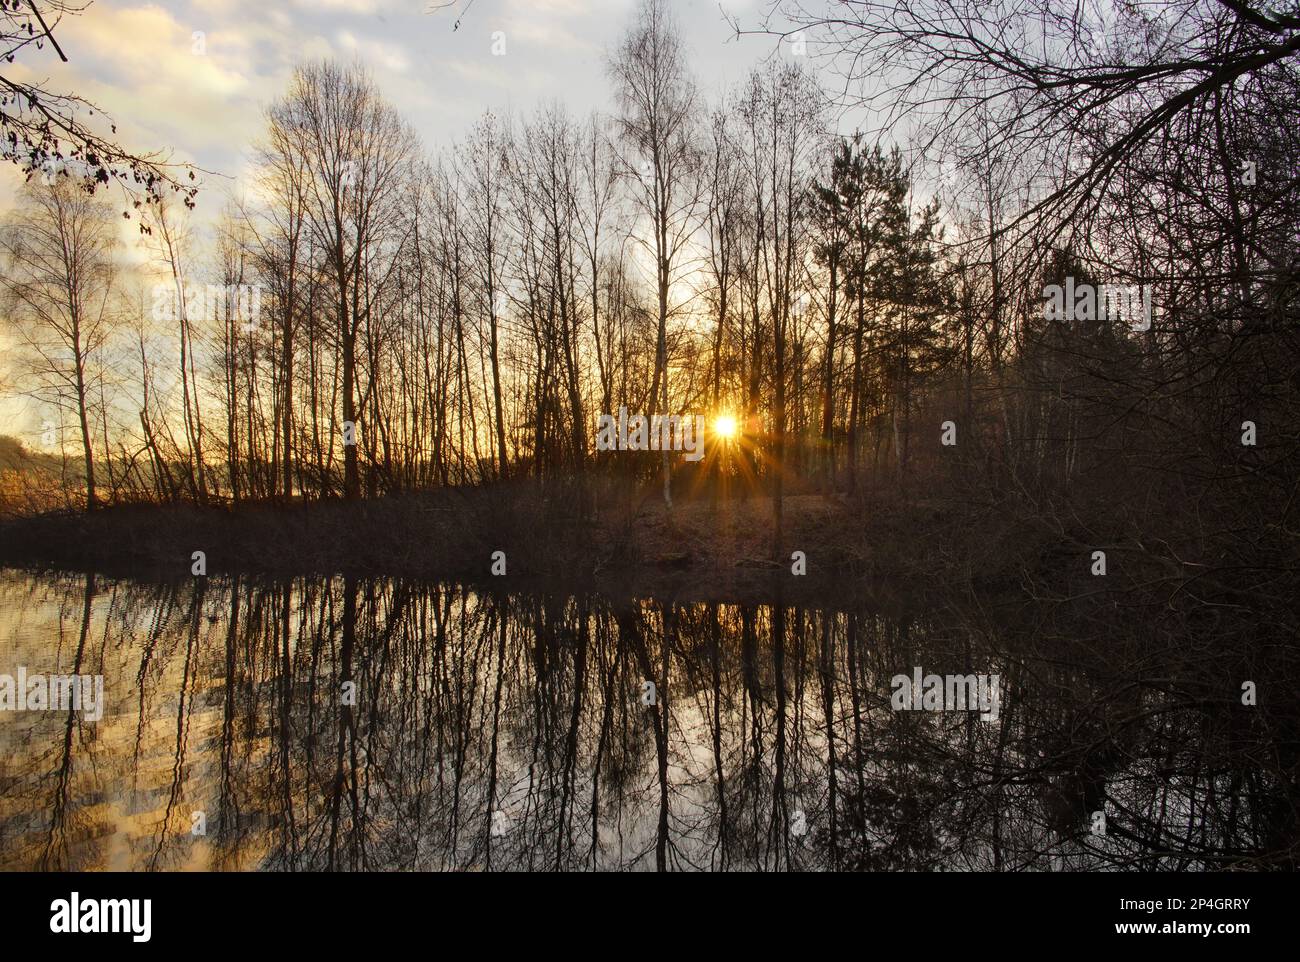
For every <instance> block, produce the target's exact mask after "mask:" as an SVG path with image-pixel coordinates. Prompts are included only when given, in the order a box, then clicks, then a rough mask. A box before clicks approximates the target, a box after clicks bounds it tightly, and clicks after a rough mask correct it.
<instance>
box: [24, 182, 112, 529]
mask: <svg viewBox="0 0 1300 962" xmlns="http://www.w3.org/2000/svg"><path fill="white" fill-rule="evenodd" d="M113 246H114V228H113V215H112V212H111V211H110V209H109V208H108V206H107V205H106V204H105V203H104V202H103V201H102V200H98V199H96V198H94V197H93V196H91V195H90V194H88V193H86V192H84V191H79V190H76V189H75V188H74V187H73V186H72V185H71V184H68V183H67V182H58V181H56V182H55V183H53V184H51V185H50V186H48V187H46V186H43V185H41V184H31V185H28V187H27V188H26V189H25V190H24V191H23V192H22V194H21V195H20V204H19V207H18V208H17V210H15V211H14V213H13V214H12V215H11V217H10V218H9V221H8V222H7V223H6V224H5V226H4V229H3V231H0V252H2V253H3V255H4V260H5V275H4V279H3V281H2V282H0V283H3V289H4V293H5V295H6V306H7V309H8V312H9V314H10V316H11V317H12V319H13V321H14V322H15V327H16V329H17V331H18V334H19V336H20V341H21V343H22V345H23V347H24V348H25V350H26V353H27V358H26V360H27V361H28V362H30V368H29V374H30V377H31V380H32V388H31V391H32V394H33V395H34V396H35V397H37V398H39V399H41V400H43V401H45V402H47V403H49V404H52V405H54V406H55V407H57V408H59V409H61V410H65V411H70V412H71V413H72V414H73V416H74V417H75V418H76V419H77V424H78V429H79V433H80V440H81V452H82V458H83V460H84V466H85V483H86V507H87V508H88V509H93V508H95V507H96V506H97V505H98V503H99V498H98V495H97V493H96V487H95V449H94V444H93V443H92V440H91V423H92V421H93V420H94V410H93V405H94V404H95V400H96V397H97V394H98V392H97V390H96V385H95V384H93V383H92V377H93V372H94V371H95V369H96V367H97V361H98V360H99V358H100V355H101V352H102V351H103V350H104V348H105V345H106V344H107V342H108V339H109V335H110V332H111V327H112V320H113V311H112V303H111V297H112V294H113V281H114V276H115V268H114V264H113V258H112V250H113Z"/></svg>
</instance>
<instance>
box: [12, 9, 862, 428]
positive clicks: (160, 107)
mask: <svg viewBox="0 0 1300 962" xmlns="http://www.w3.org/2000/svg"><path fill="white" fill-rule="evenodd" d="M37 2H38V5H39V3H40V0H37ZM71 2H73V3H76V2H78V0H71ZM445 2H446V0H168V2H164V3H147V2H146V3H142V2H139V0H94V2H92V3H91V4H90V5H89V6H88V7H87V8H86V9H85V10H84V11H83V12H82V13H80V14H79V15H76V16H68V17H64V18H63V20H62V21H61V22H58V23H57V24H56V23H53V22H51V24H50V25H51V27H52V29H53V33H54V36H55V37H56V38H57V39H58V41H59V45H60V46H61V47H62V49H63V51H64V53H65V54H66V55H67V57H68V62H67V63H62V62H60V60H59V58H58V56H57V54H56V53H55V51H54V49H53V48H52V47H51V46H50V45H49V44H46V45H45V47H44V49H43V50H40V51H36V50H33V49H32V48H28V49H27V50H25V51H24V52H23V54H22V56H21V57H20V59H19V60H18V62H17V63H15V64H12V65H9V64H6V65H4V67H3V73H4V75H5V76H6V77H9V78H10V79H12V80H15V81H26V82H41V83H42V85H43V86H45V87H46V88H47V89H50V90H52V91H57V92H73V93H76V94H79V95H80V96H82V97H85V98H86V99H88V100H90V101H91V102H92V103H94V104H95V105H96V106H97V107H98V108H100V110H101V111H102V112H103V113H104V114H107V116H108V117H109V118H111V119H112V122H113V123H115V124H116V126H117V134H116V135H115V137H116V140H117V142H118V143H119V144H120V145H121V146H122V147H123V148H124V149H125V150H127V151H129V152H132V153H137V154H146V153H150V152H153V151H161V152H163V153H164V154H165V155H169V156H170V158H171V159H172V160H173V161H175V162H178V163H180V162H185V163H192V164H195V165H196V166H197V167H199V168H201V169H202V170H203V171H206V172H208V173H206V174H204V175H203V177H202V182H203V189H202V190H201V191H200V193H199V195H198V197H197V198H196V203H197V205H198V207H197V210H196V212H195V215H194V218H193V220H194V222H195V226H196V227H197V228H198V232H199V233H198V236H197V237H196V240H198V241H199V242H200V245H201V246H202V245H203V241H204V240H205V238H206V237H207V236H210V230H211V226H212V225H213V224H214V223H215V221H216V220H217V218H218V216H219V215H220V213H221V211H222V208H223V207H224V206H225V205H226V203H227V200H228V198H230V197H232V196H238V195H239V194H240V191H241V187H242V185H243V184H244V183H246V181H247V178H246V176H245V175H246V173H247V171H248V169H249V166H250V163H251V158H252V156H253V145H254V143H255V142H256V140H257V138H258V137H259V136H261V134H262V132H263V130H264V129H265V119H264V114H265V110H266V107H267V106H268V105H269V104H270V103H272V102H273V101H274V100H276V99H277V98H279V97H280V96H281V95H282V94H283V92H284V91H285V89H286V88H287V85H288V81H289V77H290V75H291V73H292V71H293V68H294V66H295V65H296V64H299V63H301V62H303V61H306V60H312V59H320V58H325V57H334V58H339V59H343V60H349V61H350V60H353V59H356V60H359V61H360V62H361V63H363V64H364V65H365V66H367V67H368V68H369V69H370V71H371V72H372V74H373V76H374V78H375V80H376V82H377V84H378V87H379V89H380V91H381V92H382V93H383V95H384V96H385V97H386V98H387V99H388V100H389V102H390V103H392V104H393V105H394V106H395V107H396V108H397V110H398V111H399V112H400V113H401V114H402V115H403V116H404V117H405V118H406V120H407V121H409V122H410V123H411V125H412V126H413V127H414V129H415V130H416V131H417V133H418V134H419V135H420V137H421V139H422V141H423V143H424V146H425V148H426V149H427V150H428V151H429V152H430V153H433V152H436V151H438V150H439V149H441V148H444V147H447V146H449V145H451V144H452V143H454V142H455V141H457V140H458V139H460V138H462V137H463V136H464V135H465V134H466V133H467V132H468V131H469V129H470V127H471V126H472V124H473V122H474V121H475V120H476V119H477V118H478V117H479V116H480V115H481V114H482V113H483V112H484V111H485V110H492V111H493V112H495V113H497V114H498V115H502V116H506V115H512V116H516V117H517V116H519V115H521V114H528V113H531V112H532V111H533V110H534V109H535V108H536V107H538V106H540V105H544V104H549V103H550V102H552V101H559V102H561V103H562V104H563V105H565V106H566V107H567V109H568V110H569V112H570V114H571V115H572V116H574V117H576V118H580V117H585V116H587V115H588V114H589V113H590V112H591V111H593V110H600V111H606V112H609V111H612V110H614V108H615V104H614V100H613V95H612V91H611V86H610V83H609V81H608V80H607V78H606V75H605V60H606V57H607V54H608V53H609V52H610V51H612V50H613V49H614V48H615V47H616V46H617V44H618V42H619V40H620V39H621V38H622V36H623V35H624V33H625V32H626V30H627V28H628V26H629V24H630V23H631V21H632V17H633V14H634V10H635V7H636V0H453V2H452V3H451V4H450V5H449V6H446V7H443V8H441V9H438V7H439V5H440V4H442V3H445ZM771 2H772V0H670V7H671V9H672V12H673V14H674V15H675V17H676V18H677V20H678V23H679V24H680V26H681V28H682V34H683V37H684V39H685V41H686V45H687V48H688V50H689V51H690V65H691V68H692V70H693V72H694V75H695V80H696V83H697V85H698V87H699V89H700V92H701V93H702V94H703V96H704V97H705V99H706V100H707V101H709V102H716V100H717V99H718V97H719V95H721V94H722V93H724V92H725V91H727V90H728V89H730V88H731V87H733V86H734V85H736V84H739V83H740V82H741V81H742V80H743V79H744V77H745V75H746V74H747V73H748V72H749V71H750V70H751V69H752V68H753V67H754V66H755V65H757V64H758V63H759V62H761V61H762V60H763V59H764V58H767V57H773V56H777V57H791V56H794V55H795V47H794V45H793V44H791V43H790V42H789V41H785V42H782V41H781V40H780V39H779V38H777V37H775V36H772V35H762V36H758V35H751V36H740V37H738V36H737V35H736V32H735V29H734V27H733V26H732V25H731V24H730V23H729V22H728V19H727V16H728V15H729V16H731V17H733V18H735V19H736V20H737V21H738V22H739V23H740V24H741V25H742V26H743V27H745V28H747V29H749V28H757V27H758V26H759V25H760V23H761V20H762V19H763V16H764V14H765V13H766V12H767V11H768V9H769V7H770V5H771ZM724 14H725V15H724ZM458 22H459V26H457V23H458ZM502 40H504V53H494V48H495V50H497V51H501V50H502V47H503V44H502ZM810 46H811V45H810ZM808 65H809V66H810V67H811V68H812V69H814V70H816V69H817V63H816V59H815V57H811V56H810V57H808ZM90 119H91V120H92V121H94V120H99V119H100V118H99V117H96V118H90ZM843 126H844V124H843V123H841V127H842V128H843ZM100 130H101V131H102V133H104V134H105V135H107V134H108V133H109V131H108V129H107V121H106V120H105V121H104V122H103V126H102V127H101V128H100ZM22 181H23V175H22V173H21V171H20V170H19V168H18V167H16V166H15V165H13V164H8V163H5V164H0V216H2V215H3V211H5V210H6V209H8V208H9V207H10V206H12V202H13V198H14V193H15V191H16V190H17V188H18V187H19V186H21V184H22ZM120 196H121V195H120V194H117V195H116V196H115V198H114V199H120ZM121 228H122V239H123V241H124V244H123V246H122V251H121V256H120V257H119V261H125V262H130V263H134V264H136V265H140V264H142V263H144V262H145V261H148V260H150V257H151V255H150V254H149V253H148V252H147V251H146V249H145V248H144V247H143V246H142V245H141V244H140V243H139V240H140V238H139V234H138V231H137V229H136V225H135V222H134V221H129V222H127V221H124V222H123V223H122V225H121ZM10 338H12V335H11V334H9V333H8V332H4V331H3V330H0V357H3V356H4V355H6V354H8V353H10V350H11V349H12V344H11V342H10ZM3 367H4V365H3V364H2V363H0V375H3V373H4V372H3V370H2V369H3ZM5 393H6V396H3V397H0V421H3V422H4V423H6V424H8V428H0V433H5V434H16V435H19V436H21V437H23V438H24V440H25V441H26V442H27V443H29V444H32V445H33V446H35V447H44V446H45V445H43V444H41V443H40V442H39V440H38V436H39V428H40V424H41V423H42V422H43V415H42V414H41V411H40V410H39V409H38V407H37V406H36V405H34V404H33V402H32V401H31V400H30V399H28V398H25V397H24V396H22V395H18V394H13V393H9V392H5ZM34 432H35V433H34Z"/></svg>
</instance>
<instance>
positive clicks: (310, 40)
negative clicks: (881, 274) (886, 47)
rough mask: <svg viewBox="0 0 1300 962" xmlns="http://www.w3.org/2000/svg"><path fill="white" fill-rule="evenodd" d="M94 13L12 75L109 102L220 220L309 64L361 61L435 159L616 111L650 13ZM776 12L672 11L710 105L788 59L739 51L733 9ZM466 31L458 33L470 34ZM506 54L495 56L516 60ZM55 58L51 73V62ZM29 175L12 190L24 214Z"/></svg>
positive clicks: (236, 9) (314, 1) (111, 1)
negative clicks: (189, 171)
mask: <svg viewBox="0 0 1300 962" xmlns="http://www.w3.org/2000/svg"><path fill="white" fill-rule="evenodd" d="M444 2H447V0H188V2H165V3H139V2H132V0H95V2H93V3H92V4H91V5H90V6H89V7H88V8H87V9H86V10H85V12H83V13H82V14H81V15H79V16H75V17H68V18H65V19H64V21H63V22H62V23H61V24H59V25H58V26H57V27H55V28H54V34H55V36H56V37H57V38H58V40H59V43H60V46H61V47H62V48H63V50H64V52H65V53H66V54H67V56H68V59H69V63H66V64H64V63H60V62H59V60H58V57H57V55H56V54H55V52H54V51H53V49H52V48H51V47H50V46H49V45H46V47H45V49H44V50H42V51H39V52H33V54H30V55H25V59H24V60H21V61H20V62H19V63H18V64H15V65H14V66H13V67H7V68H6V73H7V74H8V75H10V76H12V77H13V78H14V79H23V80H34V79H36V80H47V81H48V84H49V86H50V88H51V89H54V90H60V91H63V90H71V91H75V92H77V93H79V94H81V95H82V96H85V97H87V98H88V99H90V100H91V101H93V102H95V103H96V104H98V105H99V106H100V107H101V108H103V110H104V111H105V112H107V114H108V115H109V116H111V117H112V119H113V121H114V122H115V123H116V124H117V128H118V137H119V140H120V142H121V143H122V145H123V146H124V147H126V148H127V149H129V150H132V151H138V152H147V151H150V150H156V149H164V150H170V151H172V152H173V156H174V159H176V160H178V161H189V162H193V163H195V164H197V165H198V166H199V167H201V168H203V169H204V170H207V171H211V172H213V175H211V176H208V177H206V178H205V184H206V185H208V186H211V187H214V188H216V189H215V190H212V191H209V192H208V194H209V196H208V197H204V196H203V194H200V198H199V204H200V208H201V211H200V213H201V214H203V213H206V212H208V211H204V210H203V209H204V208H207V209H209V210H210V211H213V212H215V210H219V209H220V207H221V205H222V202H223V199H224V197H223V196H219V195H222V193H223V191H224V190H229V189H231V188H232V187H234V186H235V184H236V183H237V182H238V180H239V179H240V176H241V174H242V173H243V172H244V171H245V170H246V169H247V166H248V163H249V157H250V156H251V150H250V145H251V144H252V143H253V141H254V140H255V139H256V138H257V137H258V136H259V134H260V133H261V131H262V129H263V128H264V120H263V113H264V110H265V108H266V106H267V105H268V104H269V103H271V102H272V101H273V100H275V99H276V98H277V97H279V96H280V95H281V93H282V92H283V91H284V90H285V88H286V86H287V82H288V78H289V76H290V73H291V72H292V70H293V67H294V65H295V64H297V63H299V62H302V61H304V60H309V59H316V58H321V57H336V58H340V59H345V60H352V59H359V60H360V61H361V62H362V63H364V64H365V65H366V66H368V67H369V68H370V70H371V71H372V73H373V75H374V77H375V79H376V81H377V83H378V85H379V88H380V90H381V91H382V92H383V94H384V95H385V96H386V97H387V98H388V100H389V101H390V102H391V103H392V104H393V105H394V106H395V107H396V108H397V109H398V110H399V111H400V112H401V113H402V115H403V116H404V117H405V118H406V119H407V120H408V121H410V122H411V123H412V125H413V126H414V127H415V129H416V130H417V131H418V132H419V133H420V135H421V137H422V138H423V140H424V143H425V146H426V147H427V148H428V149H429V150H431V151H433V150H436V149H438V148H439V147H441V146H444V145H446V144H448V143H450V142H452V141H454V140H456V139H458V138H460V137H461V136H462V135H463V134H464V133H465V132H467V131H468V129H469V127H470V126H471V124H472V123H473V121H474V120H475V119H476V118H477V117H478V116H479V115H480V114H481V113H482V112H483V111H484V110H487V109H491V110H493V111H494V112H496V113H498V114H516V115H517V114H519V113H528V112H531V111H532V110H533V108H534V107H536V106H537V105H539V104H542V103H546V102H549V101H551V100H559V101H561V102H562V103H564V104H565V105H566V106H567V107H568V108H569V111H570V113H571V114H573V115H574V116H577V117H581V116H585V115H586V114H588V113H589V112H590V111H592V110H606V111H608V110H612V109H613V106H614V104H613V99H612V96H611V91H610V85H609V83H608V81H607V80H606V78H605V73H604V60H605V56H606V54H607V53H608V52H609V51H610V50H611V49H613V48H614V47H615V45H616V44H617V43H618V40H619V39H620V37H621V36H622V34H623V33H624V31H625V30H626V28H627V25H628V24H629V23H630V21H631V17H632V13H633V10H634V7H635V0H453V2H452V4H451V5H450V6H448V7H446V8H443V9H434V8H435V7H436V6H437V5H438V4H440V3H444ZM767 5H768V0H672V2H671V8H672V10H673V12H674V14H675V15H676V17H677V19H678V21H679V23H680V24H681V27H682V32H683V35H684V37H685V39H686V42H687V45H688V47H689V49H690V50H691V53H692V56H691V66H692V68H693V70H694V72H695V74H696V79H697V82H698V84H699V86H700V88H701V91H702V92H703V93H704V94H705V95H706V96H707V97H708V98H709V99H710V100H712V99H714V98H715V97H716V95H717V94H718V93H720V92H721V91H724V90H726V89H728V88H729V87H731V86H732V85H734V84H736V83H738V82H739V81H740V80H742V79H743V77H744V76H745V74H746V73H747V72H748V70H749V69H750V68H751V67H752V66H753V65H754V64H755V63H756V62H758V61H759V60H761V59H762V58H763V57H765V56H771V55H773V54H774V53H775V55H777V56H781V55H786V56H789V55H791V54H790V49H791V45H790V44H789V42H786V43H785V44H784V45H782V44H781V42H780V41H779V40H778V39H777V38H775V37H770V36H761V37H760V36H746V37H739V38H737V37H736V34H735V31H734V29H733V28H732V27H731V26H730V25H729V24H728V22H727V20H726V19H725V18H724V11H725V12H726V13H727V14H730V15H732V16H734V17H736V18H738V19H739V20H740V21H741V22H742V23H744V24H746V25H757V24H758V22H759V20H760V18H761V16H762V14H763V12H764V11H765V10H766V9H767ZM458 20H459V27H456V23H457V21H458ZM498 32H499V33H500V34H502V35H504V54H499V55H498V54H494V52H493V48H494V40H495V41H496V49H498V50H500V49H501V48H502V43H501V37H498V36H494V35H496V34H497V33H498ZM42 58H43V59H42ZM20 181H21V176H20V175H19V174H18V173H17V171H16V169H12V168H9V169H6V170H5V172H4V174H3V175H2V176H0V206H4V207H7V206H9V201H10V199H11V197H12V191H13V189H14V186H15V185H16V184H17V183H19V182H20Z"/></svg>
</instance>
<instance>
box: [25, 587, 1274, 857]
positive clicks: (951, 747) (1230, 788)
mask: <svg viewBox="0 0 1300 962" xmlns="http://www.w3.org/2000/svg"><path fill="white" fill-rule="evenodd" d="M3 590H5V591H6V592H11V593H12V592H25V593H27V594H28V595H29V596H30V598H31V599H33V601H34V602H35V601H36V600H39V601H40V602H41V603H42V604H43V603H46V602H51V601H56V602H57V606H56V608H57V614H55V615H52V616H51V617H53V618H55V619H56V620H57V625H58V630H59V632H60V637H62V636H63V634H64V633H67V634H68V635H70V636H72V637H75V638H76V641H75V648H74V651H73V653H72V655H71V657H70V658H64V659H63V660H62V661H61V662H60V663H61V664H62V665H64V666H65V668H66V666H68V665H71V666H72V668H71V669H70V670H74V671H77V672H79V673H95V672H102V673H103V674H104V676H105V688H106V696H107V700H108V708H107V710H106V712H105V715H104V718H103V719H102V720H101V721H100V722H98V723H96V724H90V723H87V722H85V721H84V720H83V719H82V718H81V717H80V716H79V715H78V714H77V713H75V712H63V713H54V712H48V713H26V714H23V715H16V716H14V718H15V720H16V722H17V724H15V725H12V726H9V729H8V732H9V734H7V735H5V736H4V743H3V744H4V748H5V754H6V759H5V762H4V769H3V771H4V784H5V786H6V790H5V792H4V793H3V802H0V842H3V845H0V852H3V854H2V855H0V865H3V867H5V868H24V867H37V868H46V869H53V868H74V869H75V868H90V867H105V866H109V867H116V868H135V869H144V868H150V869H153V868H195V867H200V868H218V869H252V868H268V869H282V870H286V869H293V870H316V869H328V870H348V869H435V870H442V869H452V870H468V869H485V870H488V869H491V870H591V869H657V870H686V869H713V870H754V869H759V870H785V869H873V870H885V869H889V870H893V869H908V870H927V869H995V870H1022V869H1031V868H1032V869H1049V868H1060V869H1070V870H1075V869H1095V868H1101V867H1117V868H1140V869H1180V868H1204V867H1224V866H1230V865H1251V866H1271V865H1291V864H1293V860H1294V855H1293V851H1294V847H1295V840H1296V835H1297V832H1296V828H1297V826H1296V801H1297V797H1296V787H1295V783H1294V779H1293V778H1292V777H1291V774H1290V773H1291V772H1293V771H1294V765H1295V762H1296V758H1295V755H1296V748H1295V746H1296V744H1297V738H1296V734H1297V732H1296V717H1295V711H1294V708H1293V706H1291V705H1289V704H1288V703H1286V702H1285V700H1282V701H1281V702H1280V703H1279V701H1278V700H1274V701H1273V702H1272V703H1270V701H1269V700H1268V699H1263V700H1261V704H1260V705H1259V706H1257V707H1246V706H1242V705H1241V704H1240V699H1239V698H1238V697H1237V693H1236V688H1235V684H1236V683H1235V682H1234V681H1231V680H1225V679H1235V678H1236V677H1237V676H1238V675H1240V674H1241V673H1242V671H1244V670H1245V669H1241V670H1237V671H1236V672H1235V673H1234V672H1233V671H1232V670H1229V669H1228V668H1225V666H1231V665H1233V664H1244V663H1249V664H1250V665H1251V667H1250V671H1251V672H1252V677H1257V678H1263V677H1267V678H1269V679H1270V680H1271V682H1270V684H1271V686H1275V687H1276V688H1277V689H1278V690H1293V688H1294V683H1295V681H1296V680H1297V679H1296V672H1295V660H1294V655H1293V654H1292V653H1291V650H1290V649H1281V648H1275V647H1270V648H1266V649H1265V648H1261V649H1260V650H1258V651H1254V652H1250V651H1238V652H1228V651H1223V652H1216V653H1214V654H1213V656H1209V655H1207V656H1205V657H1192V656H1191V655H1189V654H1188V650H1189V649H1187V648H1171V647H1169V646H1165V647H1160V646H1158V645H1156V644H1151V645H1141V644H1135V643H1132V642H1128V643H1125V644H1123V645H1118V644H1117V645H1116V646H1115V647H1114V648H1112V649H1110V650H1105V649H1099V648H1098V647H1097V646H1095V645H1092V644H1090V643H1084V642H1082V641H1079V640H1078V639H1073V640H1072V639H1071V638H1070V636H1069V635H1068V633H1066V632H1064V631H1058V633H1057V634H1056V635H1054V636H1053V637H1047V636H1046V635H1045V634H1044V632H1043V629H1042V626H1041V625H1037V624H1024V625H1021V624H1017V623H1016V622H1015V620H1014V618H1009V617H1007V616H1006V614H1005V610H1003V611H1002V612H1001V613H1000V614H999V616H998V623H997V625H996V629H995V628H994V625H993V624H992V623H991V620H990V621H981V620H980V619H981V618H990V619H991V616H986V615H983V614H981V613H980V611H978V610H975V609H972V610H966V611H963V612H958V613H956V614H953V613H952V611H951V609H947V608H941V607H935V608H931V609H929V610H928V611H925V612H922V613H916V612H908V611H904V610H886V609H883V608H859V609H854V610H848V611H821V610H810V609H806V608H799V607H793V606H785V605H780V604H777V605H764V606H736V605H721V604H705V603H698V604H696V603H693V604H674V603H660V602H657V601H651V600H631V599H624V600H621V601H611V600H610V599H607V598H602V597H595V596H580V597H573V596H561V595H545V594H541V595H538V594H506V593H492V592H482V591H476V590H471V589H469V588H467V587H462V586H455V585H439V584H427V583H421V582H412V581H403V580H400V579H363V578H356V577H350V576H349V577H338V578H298V579H294V580H291V581H279V582H268V581H256V580H249V579H247V578H231V579H224V580H223V579H211V580H207V581H199V582H196V583H195V584H193V585H189V584H186V585H180V586H177V585H164V586H147V585H140V584H136V583H128V582H104V581H102V580H101V581H100V582H97V581H96V579H95V578H93V577H87V578H85V579H83V580H82V581H81V582H80V583H75V582H73V581H71V580H69V579H40V578H26V579H24V580H23V581H21V582H17V581H15V582H12V583H9V584H7V585H5V586H4V589H3ZM941 612H942V613H941ZM1094 614H1095V613H1094ZM14 630H15V631H17V630H18V629H16V628H15V629H14ZM97 636H102V639H103V641H102V645H101V646H100V647H99V650H98V651H96V650H95V648H96V645H95V644H93V643H92V639H94V638H95V637H97ZM38 656H39V653H33V654H32V655H31V656H30V657H31V658H33V659H34V658H36V657H38ZM1252 659H1253V660H1252ZM1265 660H1267V663H1265ZM913 666H924V668H925V671H926V672H938V673H947V672H951V673H958V674H969V673H974V672H985V673H990V674H993V673H995V674H998V675H1000V677H1001V679H1002V684H1003V698H1002V703H1001V711H1000V713H999V715H998V717H997V719H996V720H995V721H989V722H985V721H982V720H980V719H979V718H978V715H977V713H975V712H963V711H949V712H926V711H915V712H907V711H893V710H892V709H891V707H890V693H891V687H890V683H889V681H890V678H891V677H892V676H893V675H895V674H910V673H911V671H912V668H913ZM32 670H33V671H35V670H38V668H37V666H36V662H35V661H33V662H32ZM646 681H652V682H654V684H655V692H656V697H655V698H654V700H653V702H652V703H651V704H644V703H643V699H642V692H643V684H644V682H646ZM348 682H351V683H352V684H353V685H354V686H355V699H351V698H348V697H345V696H344V692H345V691H346V690H347V689H346V687H345V683H348ZM56 715H57V716H58V717H55V716H56ZM1099 811H1103V812H1105V833H1104V834H1101V833H1099V832H1097V831H1095V830H1094V827H1095V826H1094V821H1095V816H1094V813H1095V812H1099ZM195 812H202V813H204V815H205V818H206V832H205V833H202V834H196V833H195V832H194V831H192V826H193V824H194V823H193V813H195Z"/></svg>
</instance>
